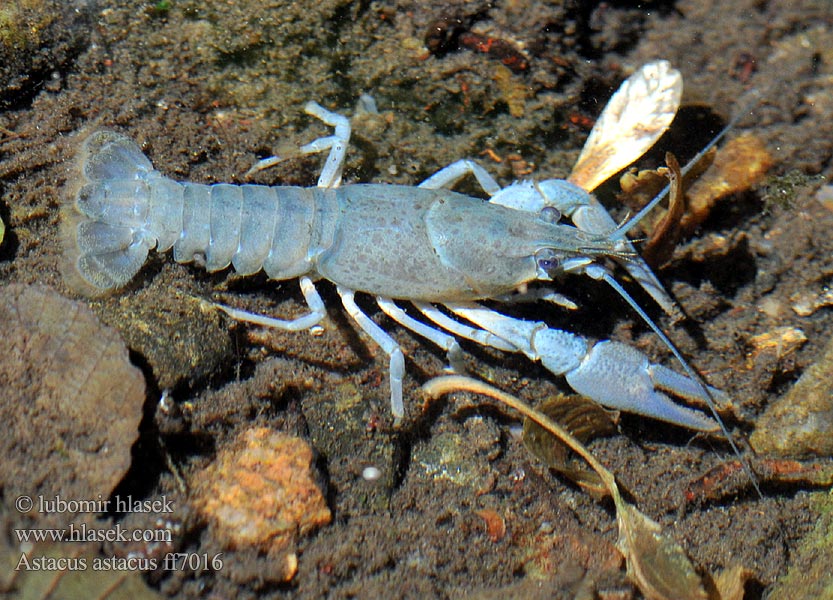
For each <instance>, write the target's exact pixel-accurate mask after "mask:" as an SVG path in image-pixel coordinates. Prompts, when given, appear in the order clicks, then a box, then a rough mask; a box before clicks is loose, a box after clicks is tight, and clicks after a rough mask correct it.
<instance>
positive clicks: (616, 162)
mask: <svg viewBox="0 0 833 600" xmlns="http://www.w3.org/2000/svg"><path fill="white" fill-rule="evenodd" d="M682 94H683V78H682V76H681V75H680V72H679V71H677V70H676V69H674V68H672V67H671V65H670V64H669V63H668V61H664V60H659V61H656V62H652V63H648V64H646V65H643V66H642V68H640V69H639V70H638V71H637V72H636V73H634V74H633V75H631V76H630V77H629V78H628V79H627V80H626V81H625V82H624V83H623V84H622V85H621V87H620V88H619V89H618V90H617V92H616V93H615V94H614V95H613V97H612V98H611V99H610V101H609V102H608V103H607V106H606V107H605V109H604V110H603V111H602V114H601V116H600V117H599V119H598V120H597V121H596V125H595V126H594V127H593V130H592V131H591V132H590V135H589V136H588V138H587V141H586V142H585V143H584V148H583V149H582V151H581V155H580V156H579V158H578V160H577V161H576V165H575V167H574V168H573V172H572V173H571V174H570V177H568V181H570V182H571V183H573V184H575V185H577V186H579V187H581V188H583V189H585V190H587V191H591V190H594V189H596V188H597V187H598V186H599V185H601V184H602V183H603V182H604V181H605V180H607V179H608V178H610V177H611V176H612V175H614V174H615V173H618V172H619V171H621V170H622V169H624V168H625V167H627V166H628V165H629V164H631V163H632V162H633V161H635V160H636V159H637V158H639V157H640V156H642V155H643V154H644V153H645V152H646V151H647V150H648V149H649V148H650V147H651V146H653V145H654V143H655V142H656V141H657V140H658V139H659V138H660V136H662V134H663V133H665V131H666V129H668V126H669V125H671V121H673V120H674V115H676V114H677V108H679V106H680V98H681V97H682Z"/></svg>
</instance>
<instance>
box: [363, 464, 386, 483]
mask: <svg viewBox="0 0 833 600" xmlns="http://www.w3.org/2000/svg"><path fill="white" fill-rule="evenodd" d="M381 476H382V472H381V471H380V470H379V469H377V468H376V467H365V468H364V469H363V470H362V478H363V479H364V480H365V481H376V480H378V479H379V478H380V477H381Z"/></svg>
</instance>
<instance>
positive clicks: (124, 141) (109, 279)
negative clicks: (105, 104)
mask: <svg viewBox="0 0 833 600" xmlns="http://www.w3.org/2000/svg"><path fill="white" fill-rule="evenodd" d="M81 165H82V173H83V176H84V181H83V182H82V185H81V187H80V188H79V189H78V191H77V193H76V194H75V195H74V203H75V208H76V211H77V212H75V213H74V214H73V215H71V219H72V222H71V223H70V225H71V228H70V229H71V233H72V235H71V238H72V239H71V243H70V245H69V248H68V252H69V254H70V257H71V260H72V263H73V265H74V267H75V270H76V271H77V273H78V274H79V275H80V276H81V278H82V280H83V282H84V283H86V284H88V285H91V286H92V288H93V290H92V293H95V292H103V291H107V290H110V289H114V288H117V287H120V286H122V285H124V284H126V283H127V282H128V281H130V279H131V278H132V277H133V276H134V275H135V274H136V273H137V272H138V271H139V269H140V268H141V266H142V264H143V263H144V261H145V260H146V258H147V254H148V252H149V250H150V249H152V248H154V247H155V248H156V249H157V250H158V251H160V252H164V251H167V250H169V249H171V247H173V251H174V259H175V260H176V261H178V262H191V261H193V260H195V259H198V258H204V260H205V267H206V268H207V269H208V270H209V271H216V270H219V269H223V268H225V267H227V266H229V265H230V264H231V265H233V266H234V268H235V270H236V271H237V272H239V273H240V274H242V275H248V274H252V273H256V272H257V271H259V270H260V269H263V270H265V271H266V273H267V275H269V277H271V278H274V279H286V278H290V277H296V276H298V275H301V274H303V273H307V272H309V271H310V270H311V269H313V268H314V267H313V265H314V258H315V257H316V256H317V255H318V254H320V253H321V252H323V251H324V250H326V249H327V248H328V247H329V245H330V244H331V243H332V239H333V235H334V231H335V228H336V225H337V220H338V216H337V215H338V208H337V207H338V199H337V196H336V194H337V193H338V191H337V190H325V189H319V188H313V189H305V188H297V187H267V186H261V185H230V184H215V185H203V184H195V183H178V182H175V181H173V180H171V179H168V178H166V177H163V176H162V175H161V174H160V173H159V172H157V171H155V170H153V167H152V165H151V164H150V162H149V161H148V159H147V158H146V157H145V156H144V154H142V152H141V150H140V149H139V147H138V146H137V145H136V144H135V142H133V141H132V140H130V139H128V138H126V137H124V136H122V135H120V134H117V133H114V132H110V131H98V132H96V133H94V134H92V135H91V136H90V137H89V138H88V139H87V140H86V141H85V143H84V145H83V147H82V156H81ZM83 291H89V290H83Z"/></svg>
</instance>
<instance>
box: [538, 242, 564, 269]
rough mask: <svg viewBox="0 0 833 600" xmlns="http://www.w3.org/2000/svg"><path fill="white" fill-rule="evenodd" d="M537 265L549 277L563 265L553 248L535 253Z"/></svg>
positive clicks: (542, 249)
mask: <svg viewBox="0 0 833 600" xmlns="http://www.w3.org/2000/svg"><path fill="white" fill-rule="evenodd" d="M535 264H537V265H538V268H539V269H541V270H542V271H544V272H545V273H546V274H547V275H550V274H551V273H552V272H553V271H555V270H556V269H558V266H559V265H560V264H561V263H560V261H559V260H558V255H557V254H556V253H555V250H553V249H552V248H541V249H540V250H538V251H537V252H536V253H535Z"/></svg>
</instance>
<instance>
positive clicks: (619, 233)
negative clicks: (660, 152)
mask: <svg viewBox="0 0 833 600" xmlns="http://www.w3.org/2000/svg"><path fill="white" fill-rule="evenodd" d="M750 94H752V96H753V97H752V99H750V100H749V102H747V103H746V104H744V106H743V109H742V110H740V111H738V113H737V114H736V115H735V116H734V117H732V119H731V120H730V121H729V123H728V124H727V125H726V126H725V127H724V128H723V129H721V130H720V131H719V132H718V134H717V135H716V136H714V138H712V140H711V141H710V142H709V143H708V144H706V145H705V146H704V147H703V149H702V150H700V151H699V152H698V153H697V154H696V155H695V156H694V158H692V159H691V160H689V161H688V162H687V163H686V164H685V166H684V167H683V168H682V170H681V171H680V176H681V177H684V176H685V175H686V174H687V173H688V172H689V171H691V169H693V168H694V166H695V165H696V164H697V163H698V162H700V159H701V158H703V156H704V155H705V154H706V152H708V151H709V150H711V149H712V148H713V147H714V146H715V144H717V142H719V141H720V140H722V139H723V138H724V137H725V136H726V134H727V133H729V132H730V131H731V130H732V129H733V128H734V127H735V125H737V124H738V122H739V121H740V120H741V119H742V118H743V117H745V116H746V115H747V114H748V113H749V112H750V111H751V110H752V108H753V107H754V106H755V105H757V104H758V102H760V100H761V97H760V93H759V92H758V90H752V91H751V92H750ZM670 189H671V184H670V183H669V184H667V185H666V186H665V187H664V188H662V191H660V193H659V194H657V195H656V196H654V199H653V200H651V201H650V202H649V203H648V204H646V205H645V206H643V207H642V209H641V210H640V211H639V212H638V213H636V214H635V215H634V216H633V217H632V218H631V219H629V220H627V221H625V222H624V223H622V224H621V225H620V226H619V227H617V228H616V229H614V230H613V231H612V232H611V233H610V235H609V236H608V237H609V239H610V240H611V241H615V240H620V239H622V238H623V237H625V235H627V233H628V232H629V231H630V230H631V229H633V228H634V227H635V226H636V224H637V223H639V222H640V221H641V220H642V218H643V217H644V216H645V215H647V214H648V213H649V212H650V211H651V209H653V208H654V207H655V206H656V205H657V204H658V203H659V202H660V201H661V200H662V199H663V198H665V196H666V195H667V194H668V191H669V190H670Z"/></svg>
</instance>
